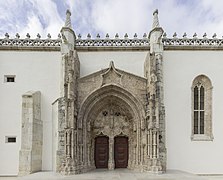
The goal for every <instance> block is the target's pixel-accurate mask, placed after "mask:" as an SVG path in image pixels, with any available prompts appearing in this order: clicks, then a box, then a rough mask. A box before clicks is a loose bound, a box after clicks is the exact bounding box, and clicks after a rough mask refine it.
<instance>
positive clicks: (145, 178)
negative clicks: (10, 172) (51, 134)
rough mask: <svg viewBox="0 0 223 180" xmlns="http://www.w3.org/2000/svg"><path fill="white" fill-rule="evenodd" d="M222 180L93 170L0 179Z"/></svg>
mask: <svg viewBox="0 0 223 180" xmlns="http://www.w3.org/2000/svg"><path fill="white" fill-rule="evenodd" d="M4 179H5V180H52V179H56V180H58V179H64V180H66V179H67V180H69V179H73V180H220V179H221V180H223V175H222V176H220V175H219V176H198V175H193V174H189V173H186V172H182V171H173V170H171V171H167V173H165V174H160V175H151V174H149V173H139V172H133V171H130V170H127V169H118V170H114V171H108V170H94V171H91V172H88V173H85V174H79V175H73V176H62V175H60V174H57V173H53V172H39V173H34V174H31V175H28V176H24V177H0V180H4Z"/></svg>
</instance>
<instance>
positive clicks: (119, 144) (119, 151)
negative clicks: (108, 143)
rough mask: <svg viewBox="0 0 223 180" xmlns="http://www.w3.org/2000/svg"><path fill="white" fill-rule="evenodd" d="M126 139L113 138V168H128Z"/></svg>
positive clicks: (120, 137) (121, 137)
mask: <svg viewBox="0 0 223 180" xmlns="http://www.w3.org/2000/svg"><path fill="white" fill-rule="evenodd" d="M128 153H129V151H128V138H127V137H123V136H118V137H115V168H127V166H128V157H129V154H128Z"/></svg>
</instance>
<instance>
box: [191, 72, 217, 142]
mask: <svg viewBox="0 0 223 180" xmlns="http://www.w3.org/2000/svg"><path fill="white" fill-rule="evenodd" d="M191 90H192V136H191V139H192V140H198V141H210V140H213V135H212V85H211V81H210V79H209V78H208V77H207V76H205V75H199V76H197V77H196V78H195V79H194V81H193V84H192V88H191Z"/></svg>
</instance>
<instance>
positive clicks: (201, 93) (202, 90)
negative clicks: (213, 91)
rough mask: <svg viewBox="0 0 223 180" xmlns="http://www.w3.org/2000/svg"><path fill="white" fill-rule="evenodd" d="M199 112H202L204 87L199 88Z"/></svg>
mask: <svg viewBox="0 0 223 180" xmlns="http://www.w3.org/2000/svg"><path fill="white" fill-rule="evenodd" d="M200 110H204V87H203V86H201V88H200Z"/></svg>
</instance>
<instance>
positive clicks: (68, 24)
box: [64, 9, 71, 28]
mask: <svg viewBox="0 0 223 180" xmlns="http://www.w3.org/2000/svg"><path fill="white" fill-rule="evenodd" d="M70 16H71V12H70V10H69V9H68V10H67V12H66V21H65V25H64V26H65V27H69V28H71V19H70Z"/></svg>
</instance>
